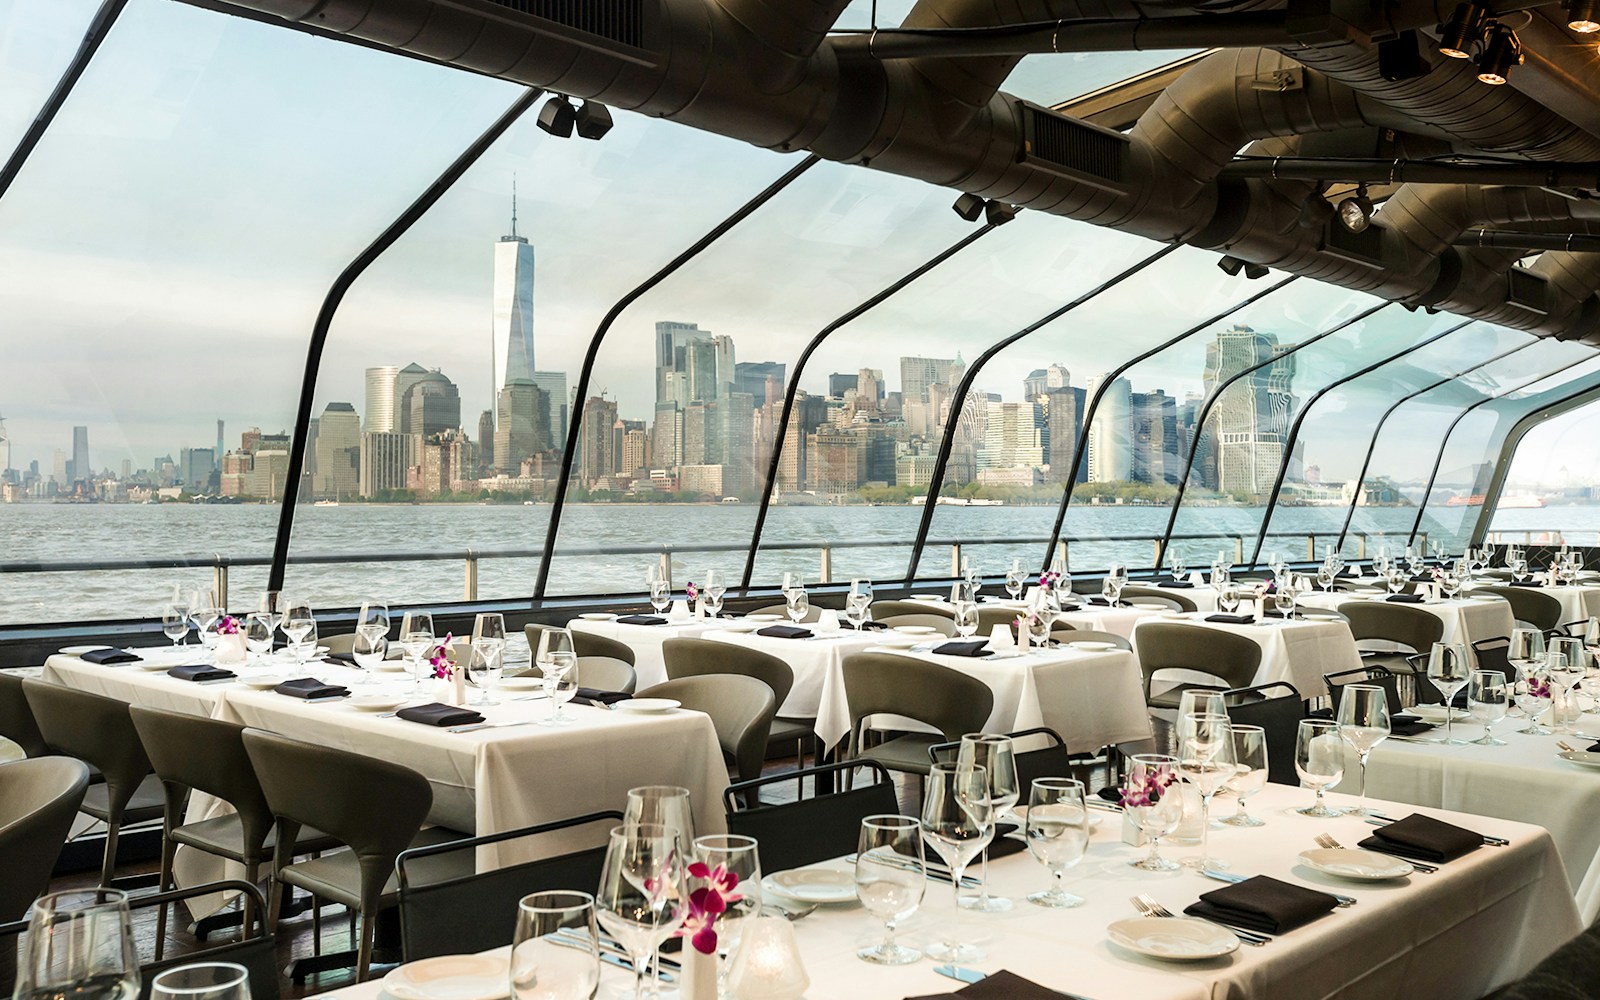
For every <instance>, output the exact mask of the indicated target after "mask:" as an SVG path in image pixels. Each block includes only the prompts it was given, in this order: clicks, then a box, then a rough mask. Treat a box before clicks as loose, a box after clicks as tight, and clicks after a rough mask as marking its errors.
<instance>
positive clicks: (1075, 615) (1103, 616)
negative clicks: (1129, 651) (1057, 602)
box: [1056, 604, 1165, 639]
mask: <svg viewBox="0 0 1600 1000" xmlns="http://www.w3.org/2000/svg"><path fill="white" fill-rule="evenodd" d="M1164 613H1165V612H1162V611H1151V610H1149V609H1147V608H1108V607H1102V606H1100V605H1095V604H1084V605H1082V607H1080V608H1079V610H1077V611H1062V612H1060V613H1058V614H1057V615H1056V621H1057V622H1064V623H1066V624H1068V625H1071V626H1072V627H1073V628H1081V629H1089V630H1090V631H1094V632H1110V633H1111V634H1112V635H1120V636H1122V637H1123V638H1124V639H1132V638H1133V629H1134V626H1136V625H1138V624H1139V623H1140V622H1142V621H1147V620H1149V619H1152V618H1158V617H1160V616H1161V615H1162V614H1164Z"/></svg>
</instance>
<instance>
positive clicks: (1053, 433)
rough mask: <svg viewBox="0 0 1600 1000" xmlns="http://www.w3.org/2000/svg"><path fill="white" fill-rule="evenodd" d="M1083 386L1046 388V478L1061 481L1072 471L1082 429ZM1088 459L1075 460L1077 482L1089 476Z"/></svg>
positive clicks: (1053, 481) (1050, 480)
mask: <svg viewBox="0 0 1600 1000" xmlns="http://www.w3.org/2000/svg"><path fill="white" fill-rule="evenodd" d="M1083 399H1084V392H1083V390H1082V389H1078V388H1075V387H1073V386H1070V385H1063V386H1061V387H1060V388H1058V389H1051V388H1046V389H1045V394H1044V400H1045V404H1044V405H1045V430H1046V432H1047V433H1046V438H1045V445H1046V448H1047V449H1048V450H1047V451H1046V453H1045V455H1046V458H1047V459H1048V460H1049V462H1050V475H1049V477H1048V481H1049V482H1052V483H1064V482H1066V481H1067V477H1068V476H1070V475H1071V474H1072V462H1073V459H1074V458H1075V457H1076V455H1075V453H1076V452H1077V450H1078V435H1079V434H1080V433H1081V432H1082V431H1083ZM1088 475H1089V466H1088V463H1087V462H1083V461H1080V462H1078V473H1077V480H1076V481H1077V482H1080V483H1081V482H1085V481H1087V479H1088Z"/></svg>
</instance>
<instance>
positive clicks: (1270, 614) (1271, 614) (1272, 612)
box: [1261, 608, 1301, 618]
mask: <svg viewBox="0 0 1600 1000" xmlns="http://www.w3.org/2000/svg"><path fill="white" fill-rule="evenodd" d="M1261 617H1263V618H1300V617H1301V614H1300V612H1298V611H1296V612H1295V613H1294V614H1292V615H1286V614H1284V613H1283V612H1282V611H1279V610H1278V609H1277V608H1271V609H1269V610H1267V611H1263V612H1262V613H1261Z"/></svg>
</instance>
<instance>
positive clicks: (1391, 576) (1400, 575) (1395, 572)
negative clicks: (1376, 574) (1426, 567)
mask: <svg viewBox="0 0 1600 1000" xmlns="http://www.w3.org/2000/svg"><path fill="white" fill-rule="evenodd" d="M1384 586H1386V587H1388V588H1389V593H1390V594H1391V595H1394V594H1398V593H1400V591H1402V590H1404V589H1406V574H1405V571H1404V570H1402V569H1401V568H1400V567H1399V566H1398V565H1396V566H1392V567H1390V569H1389V573H1388V575H1387V576H1385V577H1384Z"/></svg>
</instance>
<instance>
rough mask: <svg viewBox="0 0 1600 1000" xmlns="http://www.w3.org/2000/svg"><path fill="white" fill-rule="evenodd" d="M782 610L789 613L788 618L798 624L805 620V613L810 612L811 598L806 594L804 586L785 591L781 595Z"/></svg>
mask: <svg viewBox="0 0 1600 1000" xmlns="http://www.w3.org/2000/svg"><path fill="white" fill-rule="evenodd" d="M783 601H784V610H785V611H787V612H788V614H789V620H790V621H792V622H794V623H795V624H796V625H799V624H800V623H801V622H803V621H805V620H806V615H807V614H809V613H810V612H811V599H810V598H809V597H807V596H806V588H804V587H796V588H794V589H793V590H789V591H785V592H784V595H783Z"/></svg>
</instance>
